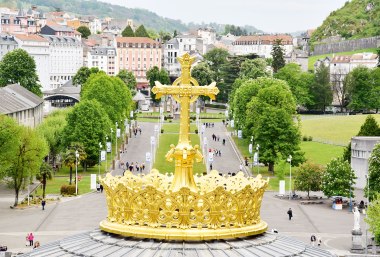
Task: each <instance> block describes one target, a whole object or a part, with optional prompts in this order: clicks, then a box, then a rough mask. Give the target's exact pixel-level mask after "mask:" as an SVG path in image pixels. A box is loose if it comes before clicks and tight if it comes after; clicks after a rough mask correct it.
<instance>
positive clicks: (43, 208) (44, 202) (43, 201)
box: [41, 199, 46, 211]
mask: <svg viewBox="0 0 380 257" xmlns="http://www.w3.org/2000/svg"><path fill="white" fill-rule="evenodd" d="M41 205H42V210H43V211H44V210H45V205H46V201H45V199H42V201H41Z"/></svg>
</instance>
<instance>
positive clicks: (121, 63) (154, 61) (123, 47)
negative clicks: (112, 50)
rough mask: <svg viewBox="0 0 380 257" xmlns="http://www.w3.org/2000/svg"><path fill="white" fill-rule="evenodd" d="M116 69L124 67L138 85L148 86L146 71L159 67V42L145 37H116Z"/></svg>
mask: <svg viewBox="0 0 380 257" xmlns="http://www.w3.org/2000/svg"><path fill="white" fill-rule="evenodd" d="M116 51H117V54H116V55H117V58H116V60H117V61H116V71H115V73H118V72H119V70H122V69H126V70H129V71H131V72H133V74H134V75H135V77H136V80H137V84H138V85H137V86H138V87H148V80H147V78H146V72H147V70H149V69H150V68H152V67H153V66H157V67H159V68H161V52H162V51H161V44H160V43H159V42H157V41H154V40H153V39H150V38H147V37H116Z"/></svg>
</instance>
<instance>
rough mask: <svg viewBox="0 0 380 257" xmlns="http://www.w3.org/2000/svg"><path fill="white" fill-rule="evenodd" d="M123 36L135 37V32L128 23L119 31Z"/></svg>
mask: <svg viewBox="0 0 380 257" xmlns="http://www.w3.org/2000/svg"><path fill="white" fill-rule="evenodd" d="M121 35H122V36H123V37H135V32H133V29H132V27H131V26H130V25H128V26H126V27H125V29H124V30H123V31H122V32H121Z"/></svg>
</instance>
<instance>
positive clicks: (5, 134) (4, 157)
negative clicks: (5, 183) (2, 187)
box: [0, 114, 21, 179]
mask: <svg viewBox="0 0 380 257" xmlns="http://www.w3.org/2000/svg"><path fill="white" fill-rule="evenodd" d="M20 134H21V127H20V126H19V125H18V124H17V122H16V121H15V120H14V119H12V118H11V117H8V116H6V115H3V114H1V115H0V179H1V178H3V177H4V176H5V175H6V172H7V170H8V169H9V168H10V167H12V158H13V155H14V154H15V153H16V151H17V146H18V144H19V139H20Z"/></svg>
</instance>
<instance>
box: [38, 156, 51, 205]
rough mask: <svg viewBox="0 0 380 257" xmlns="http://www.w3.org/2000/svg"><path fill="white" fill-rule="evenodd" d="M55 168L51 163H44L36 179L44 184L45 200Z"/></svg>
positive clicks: (43, 194) (43, 195) (43, 196)
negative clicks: (48, 183) (48, 184)
mask: <svg viewBox="0 0 380 257" xmlns="http://www.w3.org/2000/svg"><path fill="white" fill-rule="evenodd" d="M52 173H53V168H52V167H51V165H50V164H49V163H46V162H43V163H42V164H41V167H40V170H39V172H38V173H37V174H36V179H38V180H39V181H40V182H41V184H42V198H43V199H44V198H45V192H46V184H47V181H48V180H51V179H52V177H53V175H52Z"/></svg>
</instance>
